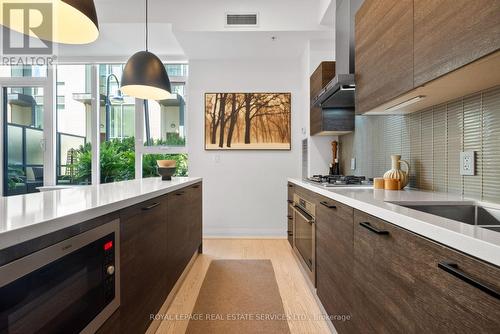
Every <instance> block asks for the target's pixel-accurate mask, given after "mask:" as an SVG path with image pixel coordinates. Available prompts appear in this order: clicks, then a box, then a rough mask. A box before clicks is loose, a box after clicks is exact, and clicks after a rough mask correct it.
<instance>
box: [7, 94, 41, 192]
mask: <svg viewBox="0 0 500 334" xmlns="http://www.w3.org/2000/svg"><path fill="white" fill-rule="evenodd" d="M35 93H36V94H38V96H40V95H43V89H42V88H36V89H35V88H33V87H8V88H4V89H3V95H4V101H3V105H4V106H6V109H5V110H4V111H3V112H4V120H5V122H4V124H3V129H4V132H5V134H6V135H5V138H6V142H4V157H3V159H4V166H6V167H7V170H4V171H3V180H4V191H3V193H4V195H5V196H10V195H19V194H26V193H32V192H37V191H38V190H37V187H41V186H43V149H42V147H43V146H42V139H43V104H39V102H37V99H36V98H35V97H36V96H37V95H35Z"/></svg>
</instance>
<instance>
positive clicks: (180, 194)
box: [175, 191, 184, 196]
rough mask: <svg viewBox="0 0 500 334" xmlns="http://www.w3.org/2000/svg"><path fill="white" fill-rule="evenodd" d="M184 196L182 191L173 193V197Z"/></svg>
mask: <svg viewBox="0 0 500 334" xmlns="http://www.w3.org/2000/svg"><path fill="white" fill-rule="evenodd" d="M182 195H184V191H179V192H178V193H175V196H182Z"/></svg>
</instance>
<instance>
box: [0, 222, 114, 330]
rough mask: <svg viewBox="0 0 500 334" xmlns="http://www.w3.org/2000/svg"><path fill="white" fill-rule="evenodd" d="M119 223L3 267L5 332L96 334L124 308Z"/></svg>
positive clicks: (0, 323)
mask: <svg viewBox="0 0 500 334" xmlns="http://www.w3.org/2000/svg"><path fill="white" fill-rule="evenodd" d="M119 242H120V235H119V220H114V221H112V222H109V223H107V224H104V225H101V226H99V227H96V228H94V229H92V230H89V231H87V232H84V233H82V234H78V235H76V236H74V237H72V238H69V239H67V240H64V241H62V242H59V243H57V244H54V245H52V246H49V247H47V248H44V249H41V250H39V251H37V252H34V253H32V254H30V255H27V256H25V257H22V258H20V259H17V260H15V261H13V262H10V263H7V264H5V265H3V266H2V267H0V333H2V334H3V333H23V334H29V333H94V332H95V331H97V329H98V328H99V327H100V326H101V325H102V324H103V323H104V322H105V321H106V319H107V318H109V316H111V314H112V313H113V312H114V311H115V310H116V309H117V308H118V306H119V305H120V258H119V254H120V252H119V248H120V245H119Z"/></svg>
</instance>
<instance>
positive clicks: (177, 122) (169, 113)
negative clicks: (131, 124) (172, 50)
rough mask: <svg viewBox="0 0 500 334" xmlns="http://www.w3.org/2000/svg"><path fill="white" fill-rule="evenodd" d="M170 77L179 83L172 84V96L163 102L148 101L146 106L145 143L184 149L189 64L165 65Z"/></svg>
mask: <svg viewBox="0 0 500 334" xmlns="http://www.w3.org/2000/svg"><path fill="white" fill-rule="evenodd" d="M165 66H166V68H167V71H168V72H169V75H170V76H173V75H177V77H176V78H175V79H176V80H179V81H174V82H172V83H171V87H172V95H171V97H170V98H168V99H165V100H162V101H153V100H148V101H147V103H145V105H144V111H145V117H144V120H145V124H144V138H143V139H144V143H145V145H146V146H171V147H184V146H185V145H186V126H185V115H186V102H185V94H184V88H185V85H186V77H180V75H186V74H187V64H167V65H165Z"/></svg>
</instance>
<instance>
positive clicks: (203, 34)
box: [58, 0, 335, 61]
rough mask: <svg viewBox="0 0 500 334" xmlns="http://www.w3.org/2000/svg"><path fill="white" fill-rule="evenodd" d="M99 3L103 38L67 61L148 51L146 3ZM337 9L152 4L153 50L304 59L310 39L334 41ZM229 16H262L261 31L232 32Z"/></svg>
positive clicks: (73, 50)
mask: <svg viewBox="0 0 500 334" xmlns="http://www.w3.org/2000/svg"><path fill="white" fill-rule="evenodd" d="M333 2H335V1H333ZM95 4H96V9H97V12H98V17H99V28H100V36H99V39H98V40H97V41H96V42H94V43H92V44H89V45H76V46H75V45H60V46H59V48H58V55H59V58H60V59H61V60H63V61H64V60H68V61H72V60H74V61H79V60H80V61H84V60H88V59H92V58H96V60H99V59H105V58H109V59H117V60H121V59H124V60H125V59H126V58H127V57H128V56H130V55H131V54H132V53H134V52H136V51H139V50H141V49H144V34H145V33H144V21H145V10H144V6H145V1H141V0H95ZM334 7H335V4H334V3H333V4H332V0H183V1H178V0H149V22H150V28H149V38H150V42H149V48H150V50H151V51H152V52H154V53H156V54H158V55H159V56H160V57H162V58H166V59H170V60H187V59H213V58H220V59H228V58H292V57H298V56H300V55H301V54H302V53H303V51H304V49H305V47H306V45H307V43H308V41H310V40H332V41H333V38H334V37H333V36H334V33H333V17H334V13H333V11H334ZM226 12H257V13H258V14H259V20H260V22H259V27H257V28H251V29H248V28H244V29H242V28H226V27H224V16H225V13H226ZM272 36H275V37H276V40H275V41H272V40H271V37H272ZM80 58H82V59H80Z"/></svg>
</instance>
